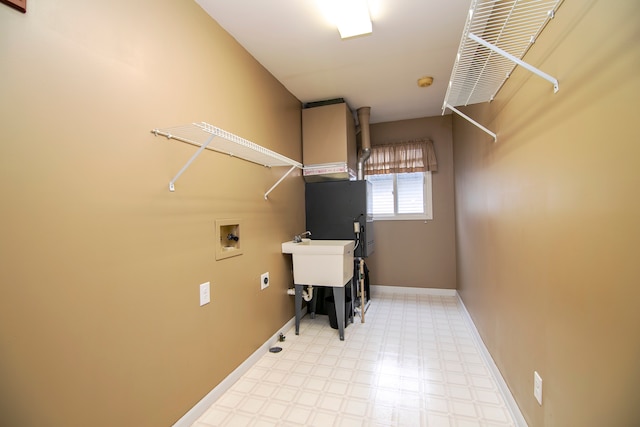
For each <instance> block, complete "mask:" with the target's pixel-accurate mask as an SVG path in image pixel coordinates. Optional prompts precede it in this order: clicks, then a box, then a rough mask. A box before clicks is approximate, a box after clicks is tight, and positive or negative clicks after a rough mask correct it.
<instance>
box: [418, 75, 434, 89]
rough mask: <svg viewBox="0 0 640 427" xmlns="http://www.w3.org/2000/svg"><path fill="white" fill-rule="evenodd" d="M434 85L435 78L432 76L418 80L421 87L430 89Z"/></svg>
mask: <svg viewBox="0 0 640 427" xmlns="http://www.w3.org/2000/svg"><path fill="white" fill-rule="evenodd" d="M432 83H433V77H431V76H424V77H420V78H419V79H418V86H419V87H429V86H431V84H432Z"/></svg>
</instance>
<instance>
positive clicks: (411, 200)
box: [366, 172, 433, 221]
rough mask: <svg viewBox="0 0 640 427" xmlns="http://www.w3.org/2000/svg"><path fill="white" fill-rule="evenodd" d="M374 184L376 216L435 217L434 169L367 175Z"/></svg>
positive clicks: (376, 217) (400, 217) (389, 217)
mask: <svg viewBox="0 0 640 427" xmlns="http://www.w3.org/2000/svg"><path fill="white" fill-rule="evenodd" d="M366 179H367V180H368V181H369V182H371V184H372V188H373V197H372V199H373V219H374V221H375V220H415V219H418V220H425V219H433V211H432V205H431V172H405V173H391V174H384V175H368V176H367V177H366Z"/></svg>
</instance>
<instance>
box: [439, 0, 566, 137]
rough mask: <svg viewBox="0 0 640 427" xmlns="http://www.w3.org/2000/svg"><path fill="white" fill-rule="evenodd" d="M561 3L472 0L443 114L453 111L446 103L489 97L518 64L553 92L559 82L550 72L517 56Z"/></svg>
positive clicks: (559, 0) (475, 101)
mask: <svg viewBox="0 0 640 427" xmlns="http://www.w3.org/2000/svg"><path fill="white" fill-rule="evenodd" d="M561 3H562V0H472V1H471V6H470V9H469V14H468V16H467V22H466V23H465V26H464V30H463V33H462V39H461V40H460V46H459V48H458V53H457V55H456V59H455V63H454V66H453V71H452V73H451V78H450V80H449V87H448V89H447V94H446V95H445V100H444V103H443V106H442V110H443V113H444V111H445V109H446V108H449V109H451V110H452V111H454V112H456V113H459V112H458V111H457V110H456V109H455V108H452V107H457V106H463V105H469V104H478V103H482V102H489V101H492V100H493V98H494V97H495V96H496V94H497V93H498V91H499V90H500V88H502V86H503V85H504V82H505V81H506V80H507V79H508V78H509V76H510V75H511V73H512V72H513V70H514V68H515V67H516V66H518V65H520V66H521V67H524V68H526V69H528V70H529V71H531V72H533V73H535V74H537V75H538V76H540V77H542V78H544V79H546V80H548V81H549V82H550V83H552V84H553V90H554V92H557V91H558V89H559V85H558V81H557V80H556V79H555V78H554V77H552V76H550V75H548V74H546V73H544V72H543V71H541V70H539V69H537V68H535V67H533V66H531V65H530V64H528V63H526V62H524V61H523V60H522V58H523V57H524V56H525V54H526V53H527V51H528V50H529V48H530V47H531V46H532V45H533V43H535V41H536V39H537V38H538V36H539V35H540V33H541V32H542V30H543V29H544V27H545V26H546V25H547V23H548V22H549V20H551V19H552V18H553V17H554V15H555V13H556V11H557V10H558V8H559V7H560V4H561ZM465 118H467V117H465ZM467 119H468V118H467ZM474 124H476V125H478V124H477V123H474ZM483 130H485V131H486V129H483ZM493 136H494V139H495V138H496V136H495V134H493Z"/></svg>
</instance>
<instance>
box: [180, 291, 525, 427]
mask: <svg viewBox="0 0 640 427" xmlns="http://www.w3.org/2000/svg"><path fill="white" fill-rule="evenodd" d="M374 295H375V294H374ZM462 313H463V308H462V307H461V306H460V305H459V302H458V299H457V297H454V296H436V295H425V294H420V293H413V292H411V291H409V292H406V293H402V294H381V295H375V296H374V299H373V301H372V303H371V306H370V307H369V309H368V310H367V312H366V313H365V321H366V322H365V323H360V318H359V317H356V318H355V322H354V323H353V324H350V325H349V326H348V327H347V328H346V330H345V340H344V341H340V340H339V339H338V332H337V330H335V329H331V327H330V326H329V320H328V317H327V316H322V315H317V316H316V318H315V319H311V318H310V316H305V317H304V318H303V319H302V321H301V324H300V335H295V332H294V329H291V330H290V331H289V332H288V333H286V334H285V335H286V340H285V342H282V343H277V344H276V345H277V346H280V347H282V351H281V352H280V353H266V354H265V355H264V356H263V357H262V358H261V359H260V360H259V361H258V362H257V363H256V364H255V365H253V366H252V367H251V368H250V369H249V370H248V371H247V372H246V373H245V374H244V375H243V376H242V377H241V378H240V379H239V380H238V381H237V382H236V383H235V384H234V385H233V386H232V387H231V388H230V389H229V390H228V391H227V392H225V393H224V394H223V395H222V396H221V397H220V398H219V399H218V400H217V401H216V402H215V403H214V404H213V405H212V406H211V407H210V408H209V409H208V410H207V412H206V413H205V414H204V415H202V417H200V419H199V420H198V421H197V422H196V423H194V424H193V426H192V427H210V426H232V427H235V426H242V427H244V426H256V427H258V426H318V427H343V426H344V427H346V426H401V427H405V426H407V427H408V426H429V427H433V426H455V427H464V426H495V427H497V426H515V422H514V419H513V418H512V415H511V413H510V411H509V409H508V407H507V405H506V404H505V401H504V399H503V397H502V394H501V393H500V391H499V389H498V386H497V383H496V381H495V379H494V377H493V376H492V375H491V373H490V370H489V369H488V367H487V365H486V364H485V362H484V359H483V358H482V356H481V353H480V350H479V348H478V347H477V345H476V343H475V340H474V338H473V335H472V334H471V331H470V330H469V328H468V326H467V324H466V321H465V318H464V317H463V314H462Z"/></svg>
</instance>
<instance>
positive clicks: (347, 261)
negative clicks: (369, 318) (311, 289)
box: [282, 239, 355, 287]
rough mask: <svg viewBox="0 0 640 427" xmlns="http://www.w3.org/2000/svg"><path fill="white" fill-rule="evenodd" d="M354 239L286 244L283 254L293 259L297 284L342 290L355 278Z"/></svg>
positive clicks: (294, 277)
mask: <svg viewBox="0 0 640 427" xmlns="http://www.w3.org/2000/svg"><path fill="white" fill-rule="evenodd" d="M354 244H355V242H354V241H353V240H310V239H302V242H300V243H296V242H294V241H289V242H284V243H283V244H282V253H283V254H291V255H292V257H293V282H294V283H295V284H296V285H313V286H333V287H338V286H340V287H342V286H344V285H345V284H346V283H347V282H348V281H350V280H351V277H352V276H353V247H354Z"/></svg>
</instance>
